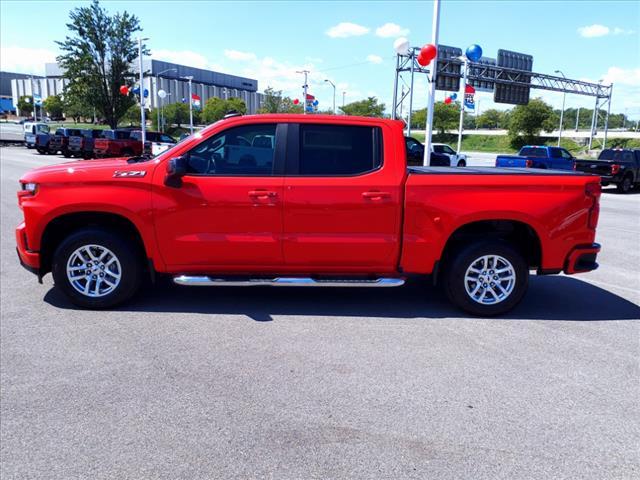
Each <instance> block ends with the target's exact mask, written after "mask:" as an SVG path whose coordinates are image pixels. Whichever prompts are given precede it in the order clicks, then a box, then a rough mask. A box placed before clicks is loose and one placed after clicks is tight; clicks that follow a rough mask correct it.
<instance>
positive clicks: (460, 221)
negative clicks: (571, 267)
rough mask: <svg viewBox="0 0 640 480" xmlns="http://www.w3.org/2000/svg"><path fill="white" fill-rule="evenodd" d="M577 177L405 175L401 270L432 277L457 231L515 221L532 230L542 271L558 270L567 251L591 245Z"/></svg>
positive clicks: (584, 200) (584, 201) (584, 179)
mask: <svg viewBox="0 0 640 480" xmlns="http://www.w3.org/2000/svg"><path fill="white" fill-rule="evenodd" d="M589 181H590V182H593V181H594V180H593V178H592V177H589V176H581V175H557V176H553V175H539V176H538V175H517V174H514V175H474V174H469V175H466V174H465V175H462V174H455V175H449V174H434V175H409V177H408V179H407V184H406V192H405V218H404V238H403V249H402V257H401V267H402V269H403V270H404V271H406V272H408V273H431V272H432V271H433V268H434V265H435V262H436V261H438V260H439V259H440V257H441V255H442V252H443V250H444V248H445V245H446V242H447V240H448V239H449V238H450V237H451V235H452V234H453V233H454V232H455V231H456V230H457V229H458V228H460V227H462V226H464V225H466V224H469V223H473V222H477V221H483V220H514V221H519V222H522V223H525V224H527V225H529V226H531V227H532V228H533V230H534V231H535V232H536V234H537V235H538V238H539V239H540V244H541V247H542V265H541V267H542V268H544V269H559V268H562V267H563V264H564V261H565V258H566V256H567V255H568V253H569V252H570V250H571V249H572V248H573V247H574V246H575V245H578V244H591V243H593V241H594V239H595V231H594V230H590V229H588V228H587V221H588V215H589V208H590V207H591V205H592V200H591V199H589V198H588V197H587V196H586V195H585V184H586V183H587V182H589Z"/></svg>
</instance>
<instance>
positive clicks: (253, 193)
mask: <svg viewBox="0 0 640 480" xmlns="http://www.w3.org/2000/svg"><path fill="white" fill-rule="evenodd" d="M249 196H250V197H257V198H273V197H277V196H278V194H277V193H276V192H272V191H270V190H250V191H249Z"/></svg>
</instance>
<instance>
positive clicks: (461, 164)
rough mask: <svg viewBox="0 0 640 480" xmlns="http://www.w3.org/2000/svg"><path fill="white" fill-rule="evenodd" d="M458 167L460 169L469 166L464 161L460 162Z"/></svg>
mask: <svg viewBox="0 0 640 480" xmlns="http://www.w3.org/2000/svg"><path fill="white" fill-rule="evenodd" d="M458 166H459V167H466V166H467V162H465V161H464V160H460V161H459V162H458Z"/></svg>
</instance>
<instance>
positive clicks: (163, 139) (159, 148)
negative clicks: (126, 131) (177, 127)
mask: <svg viewBox="0 0 640 480" xmlns="http://www.w3.org/2000/svg"><path fill="white" fill-rule="evenodd" d="M131 138H135V139H136V140H139V141H142V132H141V131H140V130H134V131H132V132H131ZM176 143H178V142H176V140H175V139H174V138H173V137H170V136H169V135H167V134H166V133H160V132H145V144H144V153H145V154H148V155H153V156H156V155H160V154H161V153H162V152H164V151H165V150H168V149H169V148H171V147H173V146H174V145H175V144H176Z"/></svg>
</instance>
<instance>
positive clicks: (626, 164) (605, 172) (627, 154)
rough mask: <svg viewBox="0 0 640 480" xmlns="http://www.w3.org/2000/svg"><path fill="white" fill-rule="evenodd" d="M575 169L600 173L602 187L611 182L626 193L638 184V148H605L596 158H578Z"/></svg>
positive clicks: (639, 173)
mask: <svg viewBox="0 0 640 480" xmlns="http://www.w3.org/2000/svg"><path fill="white" fill-rule="evenodd" d="M576 170H578V171H580V172H586V173H594V174H597V175H600V178H601V180H602V186H603V187H606V186H608V185H609V184H610V183H612V184H614V185H615V186H616V187H617V189H618V191H619V192H621V193H628V192H630V191H631V189H632V188H633V187H634V185H635V186H638V185H640V150H638V149H636V150H632V149H624V148H605V149H604V150H602V151H601V152H600V155H598V159H597V160H578V161H577V162H576Z"/></svg>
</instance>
